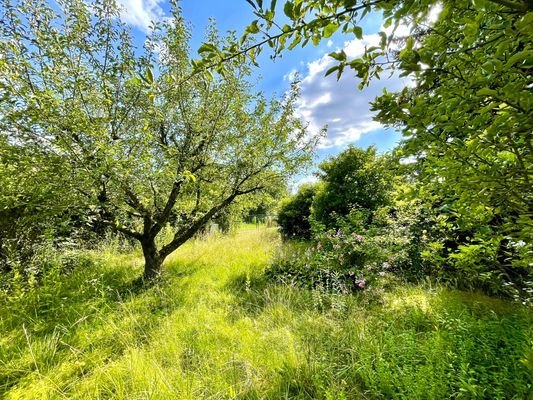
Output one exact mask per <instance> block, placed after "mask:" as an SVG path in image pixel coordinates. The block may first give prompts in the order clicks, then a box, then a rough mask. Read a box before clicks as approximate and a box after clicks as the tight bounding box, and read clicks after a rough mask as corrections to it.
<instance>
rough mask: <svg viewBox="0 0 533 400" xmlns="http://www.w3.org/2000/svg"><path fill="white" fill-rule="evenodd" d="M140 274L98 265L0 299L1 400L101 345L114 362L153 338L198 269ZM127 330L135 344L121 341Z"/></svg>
mask: <svg viewBox="0 0 533 400" xmlns="http://www.w3.org/2000/svg"><path fill="white" fill-rule="evenodd" d="M137 273H138V271H137V268H134V267H133V266H132V267H131V268H130V266H124V265H122V266H120V267H119V266H117V267H116V268H115V267H113V266H107V267H105V268H103V267H101V266H98V265H94V266H91V267H88V268H85V269H83V270H81V269H80V270H74V271H72V272H71V273H70V274H68V275H64V276H57V277H56V279H48V280H45V281H43V282H42V284H41V285H40V286H38V287H36V288H34V289H32V290H30V291H28V292H26V293H23V294H21V295H18V296H14V295H13V296H11V297H9V298H8V297H6V298H5V299H3V301H0V330H1V331H2V337H3V338H4V340H3V341H0V397H2V395H3V394H5V393H6V392H7V391H8V390H10V388H12V387H13V386H15V385H17V384H19V383H20V382H21V381H23V380H24V379H25V377H26V376H28V375H31V374H33V373H35V372H37V373H38V374H39V375H43V374H46V372H47V371H50V370H52V369H53V368H55V367H56V366H58V365H59V364H61V363H63V362H65V361H68V360H69V359H71V358H73V357H83V356H84V355H87V354H90V353H91V351H93V350H94V349H97V348H99V347H104V348H106V349H107V352H108V353H109V355H108V358H109V359H108V361H111V360H112V359H116V358H118V357H120V356H121V355H122V354H123V352H124V350H125V349H126V347H127V346H128V345H130V344H132V343H133V344H134V345H138V346H141V345H145V344H147V343H149V341H150V332H151V331H152V330H154V329H157V327H158V326H159V324H160V323H161V321H162V319H161V318H160V317H162V316H165V315H169V314H171V313H172V312H173V311H174V310H176V309H178V308H179V307H181V306H182V304H183V298H182V297H180V296H179V294H180V293H183V292H184V291H185V290H187V289H186V285H187V284H186V283H185V282H184V280H183V279H181V278H183V277H185V276H188V275H191V274H193V273H194V269H193V268H190V267H187V266H186V267H185V268H183V269H178V268H176V267H175V268H173V269H172V272H171V273H169V272H167V271H166V270H165V272H164V273H163V274H162V275H161V276H160V277H159V278H158V279H155V280H153V281H151V282H145V281H142V280H139V279H138V278H137V276H136V274H137ZM170 293H171V294H172V295H171V296H169V294H170ZM128 321H129V322H128ZM131 321H134V323H131ZM123 328H129V329H128V335H129V336H128V340H131V343H120V341H119V340H117V335H118V334H120V333H121V331H122V330H124V329H123ZM80 336H81V337H82V339H80ZM89 369H90V368H89ZM89 372H90V370H87V369H85V370H84V371H82V372H81V373H82V374H83V375H85V374H87V373H89Z"/></svg>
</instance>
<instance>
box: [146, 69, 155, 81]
mask: <svg viewBox="0 0 533 400" xmlns="http://www.w3.org/2000/svg"><path fill="white" fill-rule="evenodd" d="M144 78H145V81H146V82H148V83H150V84H152V83H154V74H153V73H152V69H151V68H146V71H145V73H144Z"/></svg>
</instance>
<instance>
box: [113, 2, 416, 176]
mask: <svg viewBox="0 0 533 400" xmlns="http://www.w3.org/2000/svg"><path fill="white" fill-rule="evenodd" d="M119 2H120V3H121V4H122V5H123V7H124V12H123V14H122V19H123V20H124V21H125V22H126V23H128V24H130V25H131V26H132V28H133V31H134V33H135V37H136V38H137V40H139V41H142V40H143V37H144V34H145V33H146V31H147V29H148V25H149V22H150V20H153V19H158V18H162V17H164V16H165V14H166V13H167V12H168V7H169V6H168V3H166V1H165V0H119ZM278 3H280V4H278V7H279V6H280V5H281V6H282V5H283V2H281V1H280V2H278ZM180 6H181V8H182V10H183V15H184V16H185V18H186V19H187V20H188V21H190V22H191V24H192V26H193V32H192V41H191V47H192V49H196V48H198V47H199V45H200V43H201V42H202V39H203V34H204V32H205V28H206V26H207V23H208V20H209V18H210V17H212V18H214V19H215V20H216V22H217V26H218V29H219V31H220V32H221V34H223V33H225V32H226V31H228V30H235V31H237V34H240V33H242V32H243V30H244V28H245V27H246V26H247V25H248V24H249V23H250V22H251V21H252V20H253V19H255V18H254V15H253V9H252V8H251V6H250V5H249V4H248V3H247V2H246V1H245V0H225V1H224V0H202V1H199V0H182V1H181V3H180ZM280 13H281V14H283V13H282V12H280ZM380 24H381V17H380V16H379V15H370V16H367V17H366V18H365V20H364V21H363V23H362V27H363V31H364V34H365V36H364V37H363V40H362V41H359V40H355V38H352V37H347V36H345V35H342V34H336V35H334V36H333V37H331V39H330V40H328V41H324V42H323V43H321V44H320V45H319V46H317V47H314V46H313V45H312V44H308V45H307V46H306V47H305V48H303V49H301V48H297V49H294V50H293V51H292V52H286V53H284V54H283V57H282V58H280V59H277V60H274V61H273V60H270V58H269V57H268V56H269V53H268V49H265V51H264V52H265V54H263V55H262V56H261V57H260V59H259V63H260V69H259V71H258V72H257V75H258V76H259V77H260V80H259V81H258V85H257V88H258V89H259V90H261V91H263V92H265V94H266V95H267V96H273V95H278V96H280V95H282V94H283V93H284V92H285V90H287V88H288V86H289V83H290V80H291V77H293V76H294V74H295V73H298V74H299V76H300V79H301V80H302V83H301V89H302V96H301V99H300V101H299V105H298V112H299V114H300V115H301V117H302V118H303V119H304V120H305V121H307V122H309V124H310V128H311V129H320V128H321V127H323V126H324V125H327V126H328V135H327V136H326V138H325V139H324V140H323V141H322V142H321V143H320V145H319V149H318V159H317V161H320V160H322V159H324V158H326V157H328V156H329V155H334V154H337V153H339V152H340V151H342V150H343V149H344V148H346V146H348V145H349V144H353V145H356V146H361V147H368V146H370V145H375V146H376V147H377V148H378V150H379V151H382V152H383V151H387V150H390V149H392V147H394V145H395V144H396V143H397V141H398V140H399V139H400V135H399V134H398V133H396V132H395V131H394V130H392V129H384V128H383V127H382V126H380V125H379V124H378V123H377V122H375V121H373V120H372V113H371V112H370V110H369V105H368V103H369V101H371V100H372V99H373V98H374V97H375V96H377V95H379V94H380V93H381V92H382V90H383V88H385V87H386V88H387V89H388V90H399V89H401V88H402V87H403V86H405V85H406V84H407V81H405V80H402V79H399V78H397V77H393V78H388V79H387V78H384V79H382V80H380V81H375V82H373V83H371V84H370V86H369V87H368V88H365V89H364V90H363V91H359V90H358V89H357V84H358V81H357V79H356V78H355V76H354V75H353V74H352V73H351V72H350V71H347V72H345V73H344V75H343V76H342V77H341V79H340V80H339V81H337V80H336V77H335V76H334V75H335V74H332V75H330V76H329V77H327V78H325V77H324V74H325V72H326V70H327V69H328V68H329V67H331V65H333V60H332V59H331V58H330V57H328V56H327V53H330V52H332V51H334V50H338V49H340V48H343V49H344V50H345V52H346V53H347V54H348V55H349V56H350V55H351V56H356V55H357V54H361V52H362V51H363V48H364V45H365V44H366V45H369V46H370V45H373V44H375V43H376V42H377V41H378V40H379V38H378V35H377V32H378V31H379V30H380ZM298 179H300V180H308V179H309V178H308V177H305V176H301V177H299V178H298Z"/></svg>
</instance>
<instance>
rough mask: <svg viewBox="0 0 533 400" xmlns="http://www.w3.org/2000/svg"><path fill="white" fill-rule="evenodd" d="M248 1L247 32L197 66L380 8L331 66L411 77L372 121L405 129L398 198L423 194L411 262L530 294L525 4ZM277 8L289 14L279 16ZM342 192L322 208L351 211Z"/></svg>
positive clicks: (531, 197) (532, 203) (383, 100)
mask: <svg viewBox="0 0 533 400" xmlns="http://www.w3.org/2000/svg"><path fill="white" fill-rule="evenodd" d="M248 3H250V4H251V6H252V7H254V9H255V15H256V16H257V17H258V18H257V20H255V21H253V22H252V23H251V24H250V25H249V26H248V28H247V29H246V31H245V33H244V35H243V39H244V40H243V41H242V42H240V43H239V42H230V43H229V44H227V45H225V46H219V47H218V48H217V47H216V46H214V47H209V46H204V47H202V48H201V49H200V50H201V53H202V55H203V58H202V61H201V62H200V63H199V64H197V66H198V68H199V69H200V70H201V68H203V67H206V66H210V65H219V66H222V65H224V63H225V62H227V61H228V60H234V59H243V58H245V57H249V58H251V59H252V60H255V59H256V57H257V54H258V53H259V52H261V51H262V49H263V47H264V46H268V47H270V48H271V49H272V50H273V55H274V56H277V55H280V54H281V53H282V52H283V51H286V50H291V49H293V48H294V47H296V46H306V45H307V44H308V43H310V42H312V43H313V44H315V45H316V44H318V43H320V42H321V41H322V40H325V39H328V38H329V37H330V36H331V35H333V34H334V33H335V32H337V31H339V32H342V33H344V34H346V35H348V37H350V36H352V37H354V38H355V39H362V38H363V34H364V32H363V29H362V27H361V26H360V21H361V19H362V18H364V17H365V16H366V15H367V14H369V13H370V12H378V13H382V15H383V18H384V22H383V27H382V29H383V31H382V32H379V37H380V41H379V43H376V45H375V46H369V47H367V48H366V49H365V52H364V54H363V55H362V56H360V57H357V58H354V59H350V58H349V57H348V56H347V54H346V53H345V52H344V50H342V49H341V50H338V51H336V52H333V53H331V54H330V56H331V57H333V59H335V60H336V64H335V65H334V66H333V67H332V68H330V69H329V70H328V71H327V73H326V75H328V74H331V73H336V74H337V76H341V75H342V74H343V73H344V71H345V70H347V69H351V70H353V71H354V72H355V74H356V76H357V78H358V81H359V87H363V86H365V85H367V84H368V83H369V82H370V80H371V79H376V78H379V77H380V76H381V75H383V74H384V73H385V72H392V73H394V74H398V75H400V76H408V77H409V78H410V79H411V82H412V84H411V85H409V86H408V87H406V88H404V89H403V90H401V91H400V92H398V93H389V92H384V93H383V94H382V95H381V96H379V97H378V98H376V99H375V101H374V102H373V109H374V110H375V111H376V112H377V116H376V118H377V120H379V121H380V122H382V123H384V124H386V125H390V126H393V127H395V128H397V129H398V130H400V131H401V132H402V133H403V135H404V140H403V141H402V143H401V144H400V146H399V149H397V154H398V155H399V156H400V157H403V158H404V159H407V160H411V161H414V164H413V165H412V168H411V171H410V173H409V174H408V175H407V179H408V181H409V182H410V183H411V187H410V188H409V189H408V190H402V191H403V192H405V194H409V193H408V192H411V193H410V194H409V195H410V196H411V200H402V201H414V203H415V204H416V203H417V202H418V203H420V204H418V205H419V206H420V207H421V208H422V211H421V212H420V215H419V217H420V218H419V221H418V222H417V223H416V224H415V225H414V226H415V227H414V228H413V230H414V231H415V232H416V236H417V237H418V238H419V239H420V242H421V244H422V245H421V246H420V248H419V251H418V252H417V254H418V255H417V260H422V263H421V264H420V265H422V264H424V265H425V266H424V268H426V269H427V270H428V273H429V274H431V275H434V276H439V277H441V278H444V279H447V280H451V281H455V282H457V283H458V284H464V285H465V286H476V287H483V288H484V289H485V290H488V291H490V292H501V291H505V292H507V293H508V294H512V295H513V296H515V297H517V298H520V297H524V296H525V297H526V298H530V297H531V293H533V288H532V286H533V283H532V282H533V280H532V279H531V277H532V275H533V271H532V267H533V247H532V246H533V231H532V227H533V208H532V207H533V191H532V188H533V185H532V177H533V170H532V168H533V148H532V147H531V143H532V140H533V136H532V133H531V132H532V129H533V123H532V121H533V120H532V119H531V114H532V111H533V95H532V93H531V84H532V74H531V67H532V66H533V56H532V54H533V53H532V51H533V50H532V48H531V37H532V36H533V30H532V29H533V28H532V26H533V25H532V24H531V22H532V21H533V6H532V3H531V2H530V1H527V0H517V1H500V0H492V1H490V0H489V1H485V0H480V1H473V2H472V1H469V0H468V1H467V0H461V1H451V0H450V1H444V2H440V1H439V2H438V1H434V0H424V1H419V2H413V1H384V0H383V1H380V0H378V1H375V2H360V1H352V0H346V1H323V2H322V1H321V2H317V1H305V0H295V1H284V2H283V4H282V6H281V7H277V6H276V3H277V2H276V1H271V2H268V3H267V2H263V1H253V0H250V1H248ZM281 10H283V11H282V12H283V14H284V16H283V17H281V18H279V17H278V14H279V13H280V11H281ZM282 20H283V22H284V23H281V21H282ZM250 37H254V38H255V39H256V40H257V42H256V43H255V45H253V46H249V45H248V42H247V40H248V39H249V38H250ZM215 50H217V51H215ZM221 68H222V67H221ZM351 187H355V185H354V186H351ZM343 196H344V192H342V193H336V194H333V192H332V194H331V195H330V198H329V199H328V201H327V202H325V204H326V206H327V205H329V204H331V203H332V202H333V203H335V202H338V204H341V205H342V207H345V210H343V212H344V214H345V215H346V214H347V212H348V210H349V209H350V205H349V204H348V203H347V202H346V201H345V200H346V199H343ZM318 197H319V195H317V198H318ZM408 198H409V197H404V199H408ZM413 198H415V199H418V200H412V199H413ZM338 204H337V206H338ZM318 209H319V208H318ZM320 218H321V216H318V219H320ZM325 222H326V223H325V226H326V229H327V228H330V227H333V223H332V221H331V220H327V221H325ZM417 262H418V261H417Z"/></svg>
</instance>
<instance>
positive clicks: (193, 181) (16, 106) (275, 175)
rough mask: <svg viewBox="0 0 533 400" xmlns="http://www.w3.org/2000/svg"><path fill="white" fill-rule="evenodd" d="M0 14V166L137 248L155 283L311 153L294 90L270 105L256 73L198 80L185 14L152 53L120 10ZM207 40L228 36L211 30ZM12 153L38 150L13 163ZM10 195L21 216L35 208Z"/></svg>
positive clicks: (83, 6)
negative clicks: (137, 41)
mask: <svg viewBox="0 0 533 400" xmlns="http://www.w3.org/2000/svg"><path fill="white" fill-rule="evenodd" d="M0 14H1V18H2V21H3V23H2V25H1V26H0V37H1V38H2V40H1V42H0V76H1V78H0V84H1V90H2V92H1V93H2V102H1V104H0V113H1V118H0V132H1V137H2V139H1V140H2V143H5V144H6V145H2V147H1V148H0V149H1V150H2V152H1V153H0V157H1V161H2V165H4V166H6V167H5V168H12V169H14V170H17V171H18V176H17V177H16V178H17V179H20V178H23V179H26V178H25V176H26V175H25V174H27V175H32V176H39V180H40V182H42V183H40V185H41V187H42V188H44V187H45V186H46V185H50V186H54V191H51V193H50V196H53V195H54V194H55V193H56V191H57V190H60V191H61V194H60V196H66V195H65V194H66V193H68V194H69V195H70V194H71V193H74V194H75V197H76V199H75V200H72V201H71V203H70V205H71V206H72V207H76V208H78V209H80V210H82V215H81V216H82V218H84V219H85V220H89V221H88V222H89V223H100V224H105V225H107V226H108V227H110V228H112V229H113V230H115V231H117V232H120V233H122V234H124V235H126V236H128V237H130V238H131V239H132V240H137V241H139V242H140V244H141V246H142V248H143V251H144V256H145V271H144V277H145V278H150V277H153V276H155V275H157V274H158V273H159V271H160V268H161V265H162V262H163V261H164V260H165V258H166V257H167V256H168V255H169V254H170V253H172V252H173V251H174V250H176V249H177V248H178V247H179V246H181V245H182V244H183V243H185V242H186V241H187V240H188V239H189V238H191V237H192V236H193V235H194V234H195V233H196V232H198V230H200V229H201V228H202V227H203V226H205V224H206V223H208V221H210V220H211V219H212V217H215V216H216V215H221V212H222V210H223V209H224V208H226V207H227V206H229V205H230V204H231V203H232V202H233V201H234V200H235V199H237V198H238V197H240V196H243V195H246V194H249V193H254V192H259V191H263V190H267V189H268V187H269V186H282V185H283V182H284V181H285V180H286V179H287V176H288V175H290V174H291V173H293V172H294V171H295V170H296V169H297V168H298V167H299V166H300V165H301V164H302V163H304V162H306V160H308V159H309V157H310V152H311V150H312V147H313V143H314V138H313V137H312V135H308V134H307V133H306V132H305V130H304V128H303V127H302V124H301V123H300V121H299V120H298V119H296V118H295V117H294V116H293V107H294V103H295V100H296V98H297V95H298V93H297V88H296V87H293V89H292V90H291V91H289V92H288V93H287V95H286V97H285V98H283V99H280V100H278V99H273V100H271V101H267V100H266V99H265V98H264V96H262V95H261V94H256V93H253V91H252V87H251V86H250V84H249V83H248V82H247V77H248V76H249V72H250V69H249V66H248V64H247V63H231V65H230V64H228V65H227V66H226V70H225V71H224V76H220V75H215V76H213V75H212V74H192V73H191V71H192V67H191V63H190V60H189V55H188V53H189V49H188V40H189V33H188V30H187V25H186V23H185V22H184V20H183V17H182V16H181V12H180V9H179V8H178V7H177V6H174V7H173V8H172V10H171V17H169V18H167V19H165V20H164V21H161V22H160V23H157V24H155V25H154V27H153V30H152V32H151V34H150V35H149V37H148V38H147V40H146V42H145V46H144V49H138V48H135V47H134V45H133V40H132V35H131V33H130V31H129V30H128V29H127V27H126V26H125V25H123V24H122V23H121V22H120V19H119V18H118V14H119V10H118V8H117V5H116V4H115V3H114V2H111V1H96V2H91V3H90V4H88V3H86V2H83V1H80V0H71V1H65V2H61V3H60V4H59V5H50V4H48V3H47V2H46V1H41V0H32V1H24V2H18V1H15V2H12V1H9V0H6V1H3V2H2V3H1V5H0ZM207 37H208V39H209V40H211V41H215V42H216V41H217V40H218V36H217V33H216V30H215V28H214V27H213V26H211V27H210V29H209V32H208V33H207ZM307 139H309V140H307ZM13 149H16V150H17V151H18V149H20V151H21V152H26V153H27V154H29V153H31V151H32V150H33V149H39V151H38V154H37V155H36V156H35V158H33V159H31V160H29V161H27V162H26V161H24V160H23V159H20V163H18V164H17V163H13V162H12V161H13V157H12V156H11V150H13ZM37 157H41V160H40V162H39V163H37V161H38V160H37ZM14 161H17V160H14ZM8 164H9V166H7V165H8ZM28 165H31V168H27V166H28ZM51 165H52V166H53V168H52V167H51ZM35 170H37V171H35ZM8 189H9V186H8ZM5 194H6V196H8V197H9V196H12V197H10V198H9V199H7V200H6V201H8V202H10V201H12V202H14V203H17V205H20V207H22V208H24V207H26V208H27V207H28V202H29V201H38V199H37V198H34V199H33V200H30V199H29V198H27V199H24V198H21V197H20V196H18V194H15V191H11V192H6V193H5ZM51 198H52V197H50V199H51ZM57 205H58V206H59V205H60V203H58V204H57ZM13 212H15V211H14V209H13ZM168 227H170V228H171V229H172V231H173V233H174V234H173V237H171V238H170V239H169V240H168V241H167V242H166V243H162V244H158V240H156V238H158V237H159V236H160V233H161V232H162V231H163V230H164V229H166V228H168Z"/></svg>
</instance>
